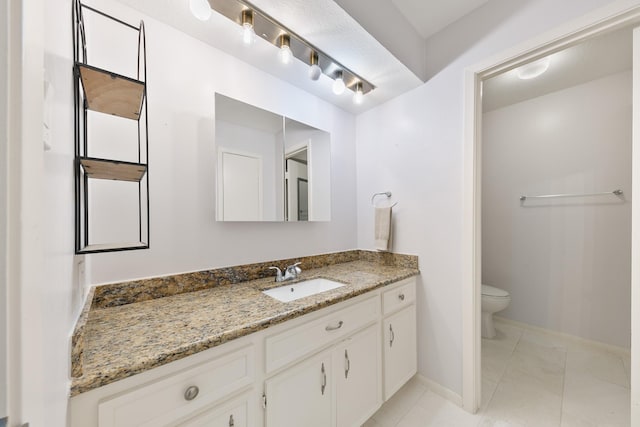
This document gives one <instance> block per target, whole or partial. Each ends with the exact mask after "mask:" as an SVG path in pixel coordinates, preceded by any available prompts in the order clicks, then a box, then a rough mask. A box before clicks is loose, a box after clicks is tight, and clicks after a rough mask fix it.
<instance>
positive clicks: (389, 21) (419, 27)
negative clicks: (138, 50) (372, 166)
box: [120, 0, 631, 114]
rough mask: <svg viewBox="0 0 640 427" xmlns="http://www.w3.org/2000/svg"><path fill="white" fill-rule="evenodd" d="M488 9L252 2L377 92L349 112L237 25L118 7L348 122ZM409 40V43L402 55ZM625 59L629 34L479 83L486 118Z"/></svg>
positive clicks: (161, 2) (157, 6)
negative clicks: (322, 104) (436, 42)
mask: <svg viewBox="0 0 640 427" xmlns="http://www.w3.org/2000/svg"><path fill="white" fill-rule="evenodd" d="M228 1H231V0H228ZM488 1H489V0H447V1H438V2H436V1H426V0H368V1H367V3H366V4H367V6H368V7H366V8H365V7H363V6H362V4H363V3H362V2H361V1H360V0H313V1H310V0H251V3H253V4H254V6H255V7H257V8H259V9H261V10H262V11H264V12H266V13H267V14H269V15H271V16H272V17H273V18H275V19H276V20H278V21H280V22H282V23H284V24H285V25H287V26H288V27H289V28H290V29H291V30H292V31H294V32H295V33H297V34H298V35H300V36H302V37H303V38H305V39H307V40H308V41H309V42H310V43H311V44H313V45H315V46H316V47H318V48H320V49H321V50H323V51H324V52H326V53H328V54H329V55H331V56H333V57H334V58H335V59H336V60H337V61H338V62H341V63H342V64H344V65H345V66H346V67H347V68H349V69H351V70H353V71H354V72H355V73H357V74H359V75H361V76H362V77H364V78H365V79H367V80H368V81H370V82H371V83H372V84H373V85H374V86H376V89H375V90H373V91H372V92H370V93H369V94H367V95H365V97H364V103H363V104H362V105H355V104H354V103H353V102H352V99H351V97H352V96H351V95H352V93H351V92H350V91H346V92H345V94H343V95H341V96H336V95H334V94H333V92H332V90H331V85H332V83H333V80H331V79H330V78H329V77H327V76H325V75H323V76H321V78H320V80H319V81H317V82H314V81H311V80H310V79H309V78H308V77H307V69H308V66H307V64H305V63H303V62H302V61H293V62H292V63H291V64H289V65H288V66H286V67H283V66H282V64H280V63H279V61H278V60H277V48H276V47H275V46H273V45H271V44H270V43H268V42H267V41H265V40H263V39H261V38H259V37H258V38H256V42H255V43H254V44H253V45H252V46H251V47H245V46H244V45H243V44H242V41H241V40H240V37H239V31H238V25H237V24H236V23H234V22H232V21H231V20H230V19H228V18H225V17H224V16H222V15H220V14H218V13H216V12H214V13H213V14H212V17H211V19H210V20H209V21H207V22H202V21H199V20H197V19H195V18H194V17H193V15H191V13H190V11H189V1H188V0H120V2H121V3H124V4H126V5H128V6H130V7H132V8H134V9H137V10H139V11H141V12H143V13H144V14H146V15H149V16H150V17H151V18H154V19H157V20H159V21H161V22H164V23H165V24H168V25H170V26H172V27H174V28H176V29H178V30H180V31H182V32H184V33H187V34H188V35H190V36H192V37H195V38H197V39H199V40H201V41H204V42H205V43H207V44H209V45H211V46H213V47H215V48H217V49H220V50H222V51H224V52H226V53H228V54H229V55H232V56H234V57H236V58H238V59H240V60H241V61H244V62H246V63H248V64H250V65H253V66H255V67H256V68H259V69H260V70H263V71H265V72H267V73H269V74H271V75H273V76H275V77H277V78H279V79H282V80H285V81H287V82H289V83H290V84H292V85H294V86H296V87H299V88H301V89H303V90H305V91H307V92H309V93H312V94H314V95H316V96H318V97H319V98H321V99H324V100H326V101H327V102H329V103H331V104H334V105H336V106H338V107H340V108H342V109H344V110H346V111H349V112H351V113H354V114H357V113H360V112H363V111H366V110H367V109H370V108H372V107H374V106H376V105H379V104H382V103H384V102H386V101H388V100H390V99H392V98H395V97H397V96H399V95H401V94H403V93H405V92H407V91H409V90H412V89H414V88H416V87H418V86H420V85H422V84H423V80H422V79H421V78H420V77H421V73H420V71H419V70H418V68H419V67H416V63H415V57H416V50H418V51H419V53H420V54H422V55H424V54H425V52H424V50H425V49H426V38H427V37H429V36H431V35H433V34H435V33H437V32H438V31H440V30H442V29H443V28H445V27H446V26H448V25H450V24H452V23H453V22H455V21H456V20H458V19H460V18H461V17H463V16H465V15H467V14H469V13H471V12H473V11H474V10H476V9H477V8H479V7H482V6H483V5H484V4H485V3H487V2H488ZM376 10H377V12H376ZM401 35H402V37H401ZM409 35H411V36H413V35H415V37H413V38H412V44H411V45H410V46H409V48H407V43H405V41H406V40H407V37H408V36H409ZM399 39H400V40H399ZM611 46H616V48H615V49H611V48H610V47H611ZM402 49H404V51H402ZM630 52H631V36H630V30H622V31H618V32H615V33H611V34H608V35H605V36H601V37H599V38H597V39H592V40H589V41H587V42H585V43H583V44H581V45H578V46H574V47H572V48H569V49H566V50H565V51H562V52H558V53H556V54H554V55H553V57H552V58H551V65H550V67H549V69H548V71H547V72H546V73H545V74H543V75H542V76H540V77H538V78H536V79H533V80H527V81H525V80H520V79H518V78H517V76H516V74H515V71H513V70H512V71H510V72H507V73H504V74H502V75H500V76H496V77H494V78H492V79H491V80H488V81H486V82H484V87H483V90H484V97H483V108H484V110H485V111H491V110H493V109H496V108H500V107H502V106H506V105H510V104H513V103H516V102H520V101H522V100H525V99H530V98H532V97H535V96H540V95H543V94H546V93H550V92H553V91H556V90H558V89H560V88H563V87H568V86H571V85H576V84H580V83H584V82H587V81H590V80H593V79H596V78H599V77H604V76H606V75H609V74H613V73H615V72H619V71H623V70H625V69H630V68H631V53H630ZM426 54H428V52H427V53H426ZM411 58H413V60H414V62H413V63H411ZM424 61H426V59H424V58H423V60H422V62H424Z"/></svg>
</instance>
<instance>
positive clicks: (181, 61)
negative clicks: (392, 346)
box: [59, 0, 356, 284]
mask: <svg viewBox="0 0 640 427" xmlns="http://www.w3.org/2000/svg"><path fill="white" fill-rule="evenodd" d="M91 4H92V5H95V6H97V7H98V8H99V9H103V10H105V11H106V12H107V13H110V14H113V15H116V16H118V17H119V18H122V19H124V20H126V21H129V22H137V21H138V20H139V19H141V18H142V19H144V20H145V25H146V32H147V49H148V50H147V60H148V80H147V83H148V102H149V109H148V113H149V146H150V149H149V151H150V153H149V180H150V181H149V182H150V186H151V189H150V203H151V209H150V210H151V236H150V243H151V249H149V250H144V251H133V252H125V253H106V254H99V255H92V256H91V279H90V281H91V283H94V284H97V283H105V282H112V281H119V280H128V279H134V278H139V277H149V276H157V275H162V274H171V273H178V272H185V271H194V270H201V269H207V268H214V267H221V266H228V265H236V264H244V263H249V262H258V261H265V260H270V259H278V258H286V257H295V256H303V255H310V254H318V253H324V252H332V251H339V250H346V249H352V248H354V247H356V231H355V230H356V209H355V198H354V195H355V179H356V177H355V171H354V167H353V165H354V164H355V143H354V141H355V120H354V117H353V116H352V115H350V114H348V113H345V112H344V111H343V110H340V109H338V108H336V107H334V106H332V105H330V104H328V103H326V102H324V101H321V100H320V99H318V98H316V97H314V96H312V95H309V94H308V93H306V92H304V91H302V90H299V89H297V88H295V87H293V86H291V85H289V84H287V83H286V82H283V81H281V80H278V79H276V78H274V77H272V76H270V75H268V74H266V73H264V72H262V71H260V70H258V69H256V68H253V67H251V66H248V65H247V64H245V63H243V62H241V61H239V60H237V59H235V58H233V57H231V56H229V55H227V54H225V53H222V52H220V51H218V50H216V49H213V48H211V47H210V46H208V45H205V44H204V43H202V42H200V41H197V40H195V39H193V38H191V37H188V36H186V35H184V34H182V33H180V32H178V31H176V30H174V29H173V28H170V27H168V26H166V25H164V24H161V23H159V22H157V21H155V20H152V19H150V18H148V17H145V16H141V14H140V13H138V12H135V11H133V10H131V9H129V8H127V7H125V6H122V5H121V4H119V3H116V2H114V1H106V0H96V1H92V2H91ZM62 9H64V10H67V9H66V8H62ZM60 22H62V21H60ZM59 37H61V38H62V40H63V41H64V42H65V43H68V39H67V37H68V35H67V34H66V33H64V34H61V35H60V36H59ZM94 37H95V36H94ZM105 37H109V35H108V34H105ZM215 92H219V93H221V94H224V95H226V96H229V97H232V98H235V99H238V100H241V101H243V102H247V103H249V104H252V105H255V106H257V107H259V108H263V109H267V110H270V111H273V112H275V113H277V114H283V115H286V116H288V117H291V118H293V119H295V120H298V121H301V122H304V123H308V124H309V125H311V126H314V127H317V128H320V129H325V130H327V131H329V132H330V133H331V146H332V153H331V154H332V182H334V183H336V182H337V183H339V185H333V186H332V197H333V203H332V205H333V211H332V221H331V222H328V223H300V224H290V223H289V224H287V223H220V222H216V221H215V211H214V210H215V188H216V187H215V175H216V174H215V164H214V160H215V156H214V134H215V121H214V117H213V110H214V93H215ZM67 108H71V107H70V106H69V107H67Z"/></svg>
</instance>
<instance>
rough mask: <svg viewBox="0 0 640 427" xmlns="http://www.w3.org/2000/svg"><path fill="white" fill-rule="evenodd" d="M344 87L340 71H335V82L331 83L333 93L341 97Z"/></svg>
mask: <svg viewBox="0 0 640 427" xmlns="http://www.w3.org/2000/svg"><path fill="white" fill-rule="evenodd" d="M346 87H347V86H346V85H345V84H344V79H343V78H342V71H336V74H335V80H334V81H333V93H335V94H336V95H342V94H343V93H344V90H345V88H346Z"/></svg>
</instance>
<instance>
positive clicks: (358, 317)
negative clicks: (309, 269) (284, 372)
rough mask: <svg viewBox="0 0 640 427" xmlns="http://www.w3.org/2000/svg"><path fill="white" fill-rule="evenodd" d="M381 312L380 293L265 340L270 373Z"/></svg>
mask: <svg viewBox="0 0 640 427" xmlns="http://www.w3.org/2000/svg"><path fill="white" fill-rule="evenodd" d="M379 314H380V300H379V297H378V296H377V295H375V296H371V297H370V298H367V299H366V300H364V301H362V302H359V303H357V304H354V305H351V306H349V307H346V308H344V309H341V310H338V311H336V312H334V313H331V314H328V315H326V316H323V317H321V318H319V319H316V320H313V321H311V322H308V323H304V324H302V325H300V326H297V327H294V328H292V329H288V330H286V331H284V332H280V333H278V334H275V335H272V336H269V337H267V338H266V339H265V352H266V370H267V374H268V373H270V372H273V371H274V370H276V369H278V368H281V367H283V366H284V365H286V364H288V363H290V362H293V361H295V360H298V359H300V358H302V357H304V356H306V355H308V354H311V353H313V352H314V351H316V350H318V349H320V348H322V347H323V346H325V345H326V344H329V343H330V342H332V341H335V340H338V339H340V338H342V337H345V336H347V335H349V334H350V333H352V332H354V331H356V330H358V329H359V328H361V327H363V326H365V325H367V324H369V323H371V322H374V321H376V320H377V319H378V317H379Z"/></svg>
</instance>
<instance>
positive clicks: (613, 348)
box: [493, 314, 631, 356]
mask: <svg viewBox="0 0 640 427" xmlns="http://www.w3.org/2000/svg"><path fill="white" fill-rule="evenodd" d="M493 320H496V321H498V322H502V323H506V324H508V325H513V326H517V327H519V328H522V329H528V330H530V331H535V332H543V333H545V334H549V335H553V336H556V337H558V338H563V339H566V340H569V341H573V342H576V343H581V344H587V345H591V346H593V347H598V348H600V349H603V350H606V351H608V352H610V353H614V354H617V355H620V356H630V355H631V350H630V349H628V348H624V347H619V346H617V345H613V344H606V343H603V342H600V341H594V340H590V339H587V338H582V337H577V336H575V335H571V334H567V333H565V332H558V331H554V330H552V329H546V328H542V327H540V326H534V325H530V324H528V323H523V322H518V321H517V320H512V319H507V318H506V317H501V316H496V315H495V314H494V315H493Z"/></svg>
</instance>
